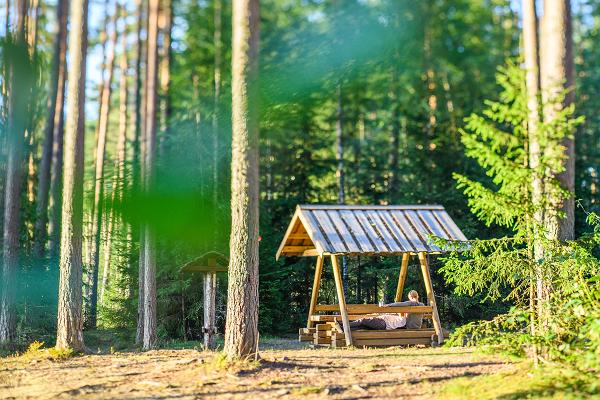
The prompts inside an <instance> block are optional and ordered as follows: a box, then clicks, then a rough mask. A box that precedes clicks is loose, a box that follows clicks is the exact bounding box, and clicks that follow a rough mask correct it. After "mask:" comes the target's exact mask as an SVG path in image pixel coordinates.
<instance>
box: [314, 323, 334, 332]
mask: <svg viewBox="0 0 600 400" xmlns="http://www.w3.org/2000/svg"><path fill="white" fill-rule="evenodd" d="M331 328H332V326H331V325H330V324H328V323H326V324H317V326H316V327H315V330H316V332H318V331H330V330H331Z"/></svg>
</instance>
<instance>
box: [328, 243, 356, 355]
mask: <svg viewBox="0 0 600 400" xmlns="http://www.w3.org/2000/svg"><path fill="white" fill-rule="evenodd" d="M331 264H332V266H333V277H334V279H335V289H336V291H337V296H338V302H339V305H340V315H341V316H342V324H343V326H344V336H345V337H346V346H352V332H351V331H350V320H349V319H348V311H347V310H346V298H345V297H344V285H343V282H342V274H341V273H340V265H339V264H338V259H337V256H335V255H332V256H331Z"/></svg>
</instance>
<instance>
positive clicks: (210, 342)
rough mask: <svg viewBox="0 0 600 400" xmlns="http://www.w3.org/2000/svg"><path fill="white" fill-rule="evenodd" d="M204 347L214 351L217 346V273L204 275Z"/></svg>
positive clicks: (212, 272)
mask: <svg viewBox="0 0 600 400" xmlns="http://www.w3.org/2000/svg"><path fill="white" fill-rule="evenodd" d="M203 275H204V327H203V328H202V331H203V333H204V347H205V348H206V349H212V348H214V345H215V333H216V329H215V295H216V292H217V273H216V272H214V271H211V272H205V273H204V274H203Z"/></svg>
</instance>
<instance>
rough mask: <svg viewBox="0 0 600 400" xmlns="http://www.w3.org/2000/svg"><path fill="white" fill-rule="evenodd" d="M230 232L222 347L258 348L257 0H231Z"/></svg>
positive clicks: (236, 352)
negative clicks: (223, 341)
mask: <svg viewBox="0 0 600 400" xmlns="http://www.w3.org/2000/svg"><path fill="white" fill-rule="evenodd" d="M232 6H233V10H232V12H233V14H232V26H233V40H232V59H231V64H232V65H231V66H232V86H231V91H232V128H233V132H232V135H233V137H232V158H231V238H230V249H231V250H230V251H231V259H230V263H229V282H228V288H227V298H228V301H227V320H226V326H225V346H224V352H225V354H226V355H227V357H229V358H230V359H231V358H237V357H243V356H247V355H250V354H255V353H256V352H257V351H258V223H259V218H258V205H259V204H258V201H259V174H258V142H259V135H258V104H257V102H258V91H257V89H258V82H257V80H258V51H259V46H258V43H259V2H258V0H233V3H232Z"/></svg>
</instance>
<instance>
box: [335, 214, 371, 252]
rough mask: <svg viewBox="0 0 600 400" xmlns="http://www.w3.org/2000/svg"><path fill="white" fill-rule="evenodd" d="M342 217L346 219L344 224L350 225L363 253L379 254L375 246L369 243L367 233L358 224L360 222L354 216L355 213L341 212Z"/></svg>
mask: <svg viewBox="0 0 600 400" xmlns="http://www.w3.org/2000/svg"><path fill="white" fill-rule="evenodd" d="M340 216H341V217H342V218H343V219H344V222H345V223H346V224H348V226H349V227H350V230H351V231H352V233H353V234H354V237H355V238H356V241H357V244H358V246H359V247H360V249H361V252H362V253H369V252H377V249H376V248H375V247H373V244H372V243H371V242H370V241H369V238H368V237H367V233H366V232H365V231H364V229H363V228H362V226H360V224H359V223H358V220H357V219H356V217H355V216H354V213H353V212H352V211H349V210H341V211H340Z"/></svg>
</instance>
